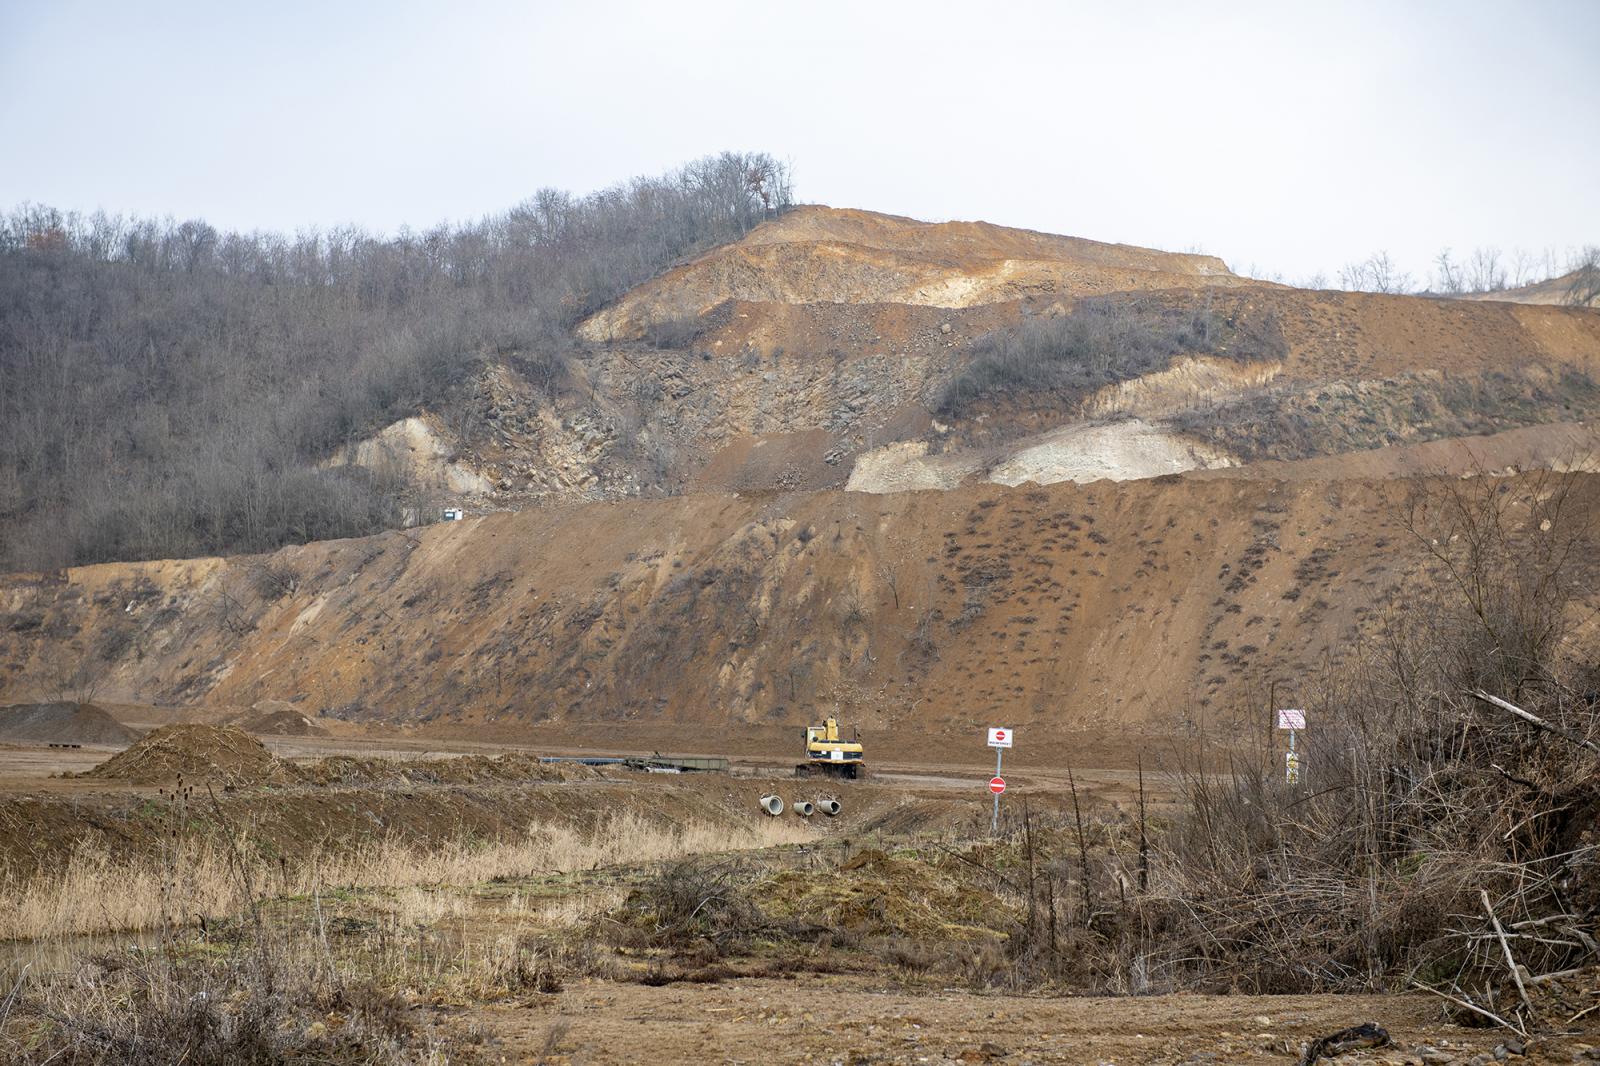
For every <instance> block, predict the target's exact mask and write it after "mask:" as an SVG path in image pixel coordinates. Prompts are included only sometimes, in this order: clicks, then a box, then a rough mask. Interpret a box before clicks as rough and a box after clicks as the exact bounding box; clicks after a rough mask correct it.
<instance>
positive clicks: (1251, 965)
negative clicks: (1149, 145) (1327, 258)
mask: <svg viewBox="0 0 1600 1066" xmlns="http://www.w3.org/2000/svg"><path fill="white" fill-rule="evenodd" d="M743 195H745V196H746V198H748V196H749V195H751V194H749V193H745V194H743ZM755 210H756V214H755V216H754V217H752V218H751V219H750V221H749V224H748V225H747V226H744V227H742V228H741V229H740V230H739V231H737V232H732V233H726V234H724V233H720V232H719V233H718V234H717V235H716V239H714V240H703V241H701V242H700V243H699V244H696V245H695V246H694V247H692V248H691V249H689V250H687V251H683V252H682V253H681V254H674V255H672V256H670V257H669V256H663V257H662V261H661V262H660V263H654V264H651V269H648V270H646V269H643V268H642V267H641V268H637V269H635V270H634V272H633V274H630V275H629V284H628V285H627V286H621V287H619V288H618V291H616V292H609V291H599V292H598V293H596V292H590V291H587V290H585V292H584V293H582V294H580V295H581V296H582V299H580V298H579V297H578V296H573V295H572V294H571V293H569V294H568V296H569V297H570V298H569V299H567V301H566V302H565V303H564V304H559V306H558V309H562V310H563V312H564V313H568V318H569V320H568V321H566V322H565V324H563V325H562V327H561V330H562V331H561V332H560V333H559V335H556V334H550V335H531V334H530V335H526V336H524V335H521V334H515V333H513V332H510V331H509V328H508V329H507V330H506V331H502V332H498V333H493V334H492V335H491V334H490V333H488V332H485V333H484V334H483V338H486V339H480V340H474V341H473V342H472V343H471V344H466V343H465V342H463V345H462V348H461V350H460V351H459V352H457V351H456V350H455V349H450V350H449V351H450V358H451V359H452V360H454V361H453V362H449V363H448V364H447V365H444V366H443V368H442V369H440V368H439V367H433V366H432V364H426V365H424V364H421V363H419V364H418V366H419V367H420V369H416V370H415V372H414V373H411V374H410V375H409V376H406V377H404V378H403V379H399V378H397V379H396V380H397V381H399V384H396V383H395V382H386V383H385V384H384V388H385V389H387V390H388V393H386V395H388V394H392V395H393V396H396V397H400V399H392V398H391V399H389V400H385V401H384V402H383V403H382V404H380V403H377V402H376V401H374V402H372V403H370V404H367V406H363V407H355V406H352V407H351V408H350V411H351V412H356V413H349V412H346V415H348V417H346V418H345V422H346V423H347V427H346V431H345V433H344V436H342V437H335V436H334V435H332V434H331V433H329V434H323V435H321V436H315V437H314V438H308V439H314V440H315V442H316V444H315V447H312V446H310V445H307V449H308V454H309V456H310V457H309V459H307V460H306V462H305V463H304V468H303V470H301V471H300V473H298V474H296V475H295V476H296V477H303V478H304V479H309V480H306V481H304V484H314V485H317V486H323V487H328V486H339V487H340V488H339V489H338V491H339V492H342V493H345V494H346V495H344V496H340V497H339V499H338V500H333V499H331V496H330V499H329V500H328V501H326V503H325V506H326V508H327V509H328V510H329V511H330V512H331V511H332V510H333V508H334V507H335V506H336V505H337V506H339V507H344V506H346V505H347V504H348V503H349V500H350V499H356V496H355V495H354V494H359V493H373V494H377V493H380V492H381V493H387V494H388V495H385V496H383V497H382V499H383V500H384V501H387V502H384V503H383V505H382V506H381V507H380V506H379V504H377V503H372V502H371V501H372V500H377V499H379V497H378V496H377V495H372V496H360V497H359V499H358V500H357V503H358V504H359V508H357V505H356V504H349V506H350V507H352V508H356V509H365V510H361V514H362V515H363V516H365V517H363V518H362V520H361V523H356V524H351V525H348V526H339V525H334V524H332V523H331V520H329V521H328V522H323V521H321V519H319V518H318V516H317V515H316V514H315V513H312V514H311V515H310V517H305V518H303V519H300V518H296V519H294V520H293V521H292V522H291V521H290V520H289V519H285V520H284V521H285V522H288V523H289V525H290V527H292V528H293V529H295V530H300V531H302V533H303V535H299V536H296V535H293V534H292V533H291V534H289V535H284V536H281V537H275V538H267V534H265V533H261V532H260V530H261V529H263V528H265V527H266V526H267V525H268V523H270V522H271V521H274V520H275V518H274V516H275V515H277V514H279V513H280V512H281V513H284V514H287V513H289V512H290V510H291V504H290V503H289V502H285V501H287V500H288V499H289V490H288V489H284V490H283V492H282V493H281V495H279V496H273V497H272V499H271V501H269V503H267V504H262V505H261V506H260V507H257V506H256V504H254V503H252V504H250V505H249V506H241V508H240V509H239V511H238V512H237V513H234V512H231V511H230V512H228V514H227V515H226V516H222V517H216V518H215V521H213V518H212V517H207V516H206V514H204V513H202V512H203V510H204V509H200V510H197V511H196V514H195V515H194V516H193V517H192V519H186V520H185V522H183V523H179V522H177V521H172V522H170V523H167V522H166V519H165V518H164V517H163V516H162V515H161V514H159V513H157V512H153V511H148V510H146V511H135V510H133V509H132V508H133V506H134V505H133V504H131V503H130V504H128V505H127V508H126V509H124V510H116V509H114V508H112V507H111V505H110V504H108V505H107V509H102V510H92V511H91V510H82V511H81V512H80V511H72V512H70V514H71V515H73V516H76V517H73V518H72V520H71V521H70V522H68V521H67V520H66V518H65V517H61V516H67V515H69V510H68V509H67V508H69V506H77V504H73V503H72V502H71V501H68V502H67V503H62V504H60V507H61V508H63V509H61V510H59V511H53V512H51V513H52V514H55V515H57V517H58V519H59V520H60V521H61V522H62V525H61V530H62V532H61V535H60V536H59V537H55V536H51V535H41V534H40V532H39V530H40V527H39V526H38V525H37V519H36V518H35V517H33V516H32V515H30V514H23V513H22V512H21V511H20V510H19V511H17V512H15V513H13V512H11V511H7V510H5V508H4V507H3V506H0V520H3V521H0V538H7V539H11V540H12V541H13V543H14V544H15V545H17V547H16V548H15V549H12V548H7V549H6V550H5V552H4V553H3V554H0V557H3V558H5V559H23V558H28V559H33V560H36V561H40V562H39V565H30V567H28V568H17V569H13V570H10V571H8V572H5V573H0V704H3V706H0V1061H4V1062H12V1061H14V1062H18V1063H45V1062H61V1063H101V1062H104V1063H112V1062H130V1063H157V1062H169V1061H170V1062H235V1061H236V1062H250V1063H278V1062H284V1063H289V1062H293V1063H312V1062H316V1063H347V1062H348V1063H356V1062H363V1063H367V1062H370V1063H400V1062H407V1063H409V1062H416V1063H446V1062H449V1063H457V1062H459V1063H480V1062H481V1063H501V1062H522V1063H533V1062H542V1063H596V1064H598V1063H623V1062H686V1061H698V1062H719V1061H727V1062H747V1063H768V1062H774V1063H776V1062H812V1063H849V1064H856V1063H980V1062H983V1063H1018V1064H1020V1063H1056V1062H1060V1063H1083V1064H1100V1063H1121V1064H1137V1063H1163V1064H1179V1063H1183V1064H1196V1066H1198V1064H1202V1063H1210V1064H1226V1063H1251V1064H1255V1063H1261V1064H1266V1063H1284V1064H1290V1063H1297V1062H1298V1063H1301V1064H1310V1063H1314V1062H1317V1061H1322V1062H1327V1061H1333V1060H1335V1059H1337V1061H1338V1062H1341V1063H1345V1062H1354V1063H1362V1062H1364V1063H1389V1064H1400V1063H1417V1064H1430V1066H1431V1064H1446V1063H1458V1064H1469V1063H1470V1064H1474V1066H1482V1064H1485V1063H1489V1062H1496V1061H1509V1062H1516V1061H1530V1062H1549V1063H1555V1062H1561V1063H1569V1062H1574V1061H1590V1060H1596V1059H1600V944H1597V942H1600V928H1597V922H1596V917H1597V915H1600V868H1597V862H1600V825H1597V821H1596V819H1597V817H1600V695H1597V694H1600V583H1597V577H1600V542H1597V541H1596V539H1595V537H1596V534H1597V532H1600V531H1597V528H1596V521H1597V520H1600V430H1597V428H1596V422H1595V419H1596V417H1597V415H1600V384H1597V381H1600V309H1597V308H1595V307H1592V306H1571V305H1568V304H1567V303H1566V302H1564V301H1562V300H1560V299H1558V298H1557V296H1558V295H1559V293H1561V292H1564V291H1566V290H1565V289H1561V288H1560V286H1559V285H1556V283H1555V282H1551V283H1546V284H1542V285H1532V286H1524V287H1521V288H1518V289H1515V290H1511V291H1504V292H1490V293H1480V294H1474V296H1473V298H1471V299H1468V298H1447V297H1443V296H1434V295H1385V294H1379V293H1370V292H1345V291H1332V290H1326V289H1315V290H1313V289H1298V288H1293V287H1289V286H1285V285H1282V284H1276V283H1270V282H1265V281H1259V280H1255V279H1252V278H1249V277H1245V276H1242V275H1240V274H1236V273H1234V272H1233V271H1232V270H1230V268H1229V266H1228V265H1227V264H1225V263H1224V262H1223V261H1221V260H1220V259H1217V258H1215V257H1212V256H1206V255H1195V254H1178V253H1170V252H1163V251H1157V250H1152V249H1145V248H1138V247H1132V246H1128V245H1122V244H1112V243H1101V242H1099V241H1094V240H1088V239H1082V238H1078V237H1067V236H1056V235H1050V234H1043V233H1034V232H1030V231H1025V230H1018V229H1008V228H1003V227H999V226H994V225H989V224H986V223H981V222H948V223H937V224H935V223H924V222H919V221H914V220H911V219H907V218H900V217H895V216H890V215H883V214H876V213H872V212H866V211H857V210H845V209H836V208H830V207H824V206H817V205H801V206H785V207H783V208H782V209H779V208H778V207H776V206H772V205H770V204H766V203H764V202H763V203H762V204H761V205H760V206H759V207H758V208H756V209H755ZM41 247H42V246H41ZM7 254H15V255H17V256H23V255H39V256H43V255H46V254H55V253H53V252H49V251H48V249H46V250H40V248H36V247H34V246H31V245H30V246H29V247H28V248H27V249H25V250H18V251H14V252H8V253H7ZM441 254H442V253H441ZM530 269H531V268H530ZM553 269H554V268H552V270H553ZM551 276H555V275H554V274H553V273H552V274H551ZM563 276H564V275H563ZM1558 280H1559V279H1558ZM197 284H198V283H197ZM462 284H465V283H462ZM352 292H353V293H356V295H351V296H350V297H349V300H348V301H347V302H346V305H347V306H355V305H356V304H358V303H359V300H360V299H365V298H366V297H365V296H362V295H361V291H359V290H355V289H353V290H352ZM1552 294H1556V295H1552ZM602 297H603V298H602ZM274 298H277V297H274ZM287 298H288V297H285V299H287ZM385 298H386V299H387V298H388V297H385ZM396 299H398V298H396ZM337 303H338V301H336V300H333V299H331V298H330V299H329V301H328V305H329V306H330V307H331V306H334V305H335V304H337ZM346 305H341V306H346ZM319 313H321V312H320V311H319ZM327 313H329V314H332V313H333V312H332V311H328V312H327ZM485 314H487V312H485ZM441 317H443V316H441ZM462 317H463V318H470V316H462ZM552 321H555V319H552ZM341 328H343V327H341ZM361 328H365V327H364V326H361V325H359V324H358V325H351V326H349V327H348V330H347V332H349V333H351V334H354V333H357V332H359V330H360V329H361ZM485 328H486V329H487V327H485ZM496 328H498V327H496ZM335 334H337V335H341V336H342V335H344V334H343V333H340V332H339V331H338V330H333V329H332V328H331V327H330V335H335ZM396 335H398V333H397V334H396ZM472 336H473V337H478V334H472ZM396 343H398V342H396ZM300 372H304V373H311V371H309V370H304V368H301V369H297V370H296V373H300ZM365 372H366V371H365V370H363V373H365ZM264 373H265V371H263V374H264ZM352 373H353V372H352ZM362 380H365V379H362ZM373 380H377V379H373ZM374 387H375V388H376V386H374ZM407 390H410V391H407ZM357 414H360V417H357ZM341 417H344V416H341ZM289 424H290V422H289V421H288V420H287V419H286V420H285V421H284V422H283V425H285V426H287V425H289ZM41 432H42V430H41ZM86 432H88V431H86ZM146 432H147V429H141V428H139V427H135V428H134V429H132V430H130V431H129V433H128V434H127V436H128V437H129V438H130V439H134V438H137V439H138V440H144V439H145V438H144V437H140V436H139V434H140V433H146ZM221 461H222V459H218V462H221ZM271 465H273V464H270V463H269V464H264V466H271ZM263 476H265V475H263ZM19 477H20V475H19ZM295 484H301V482H295ZM276 491H278V490H276V489H275V490H274V492H276ZM319 491H320V490H319ZM328 491H329V493H330V494H331V493H332V491H333V490H332V489H331V488H330V489H328ZM165 498H166V499H169V500H177V499H178V498H179V490H177V489H173V490H172V492H171V493H170V494H169V496H168V497H165ZM3 502H4V498H0V504H3ZM80 502H81V501H80ZM52 506H55V505H52ZM117 506H121V504H118V505H117ZM173 506H177V504H176V503H174V504H173ZM323 506H324V502H323V501H321V500H319V501H318V503H317V507H316V508H313V509H312V511H313V512H315V511H316V509H317V508H320V507H323ZM274 508H277V510H274ZM385 508H387V509H385ZM218 513H219V514H220V513H221V505H219V507H218ZM341 513H343V512H341ZM85 515H86V516H87V517H83V516H85ZM373 516H376V517H373ZM213 517H215V516H213ZM119 523H120V524H119ZM164 523H166V524H164ZM294 523H299V524H298V525H296V524H294ZM69 526H70V534H71V535H70V537H69V535H68V532H69V529H68V527H69ZM180 526H181V528H179V527H180ZM202 527H204V528H205V529H206V530H208V531H209V532H207V534H206V535H207V536H212V537H214V538H216V537H220V538H224V539H221V540H217V539H213V540H203V539H188V540H185V539H182V538H186V537H187V538H197V537H199V536H200V534H198V533H196V532H195V530H198V529H201V528H202ZM228 537H232V538H234V539H232V540H228V539H226V538H228ZM250 537H258V538H266V539H258V540H250V539H249V538H250ZM162 538H166V539H162ZM168 543H179V544H192V545H196V546H197V547H195V548H194V550H193V551H192V553H190V554H187V555H186V556H185V557H175V558H166V557H162V556H161V554H160V553H159V552H158V551H157V550H156V548H154V547H151V546H152V545H160V544H168ZM240 545H244V546H246V547H238V546H240ZM250 545H254V547H249V546H250ZM24 550H26V551H28V552H32V553H33V554H31V555H26V556H25V555H24V554H22V553H23V552H24ZM13 551H14V552H15V553H13ZM52 552H62V553H67V552H78V553H80V554H77V555H71V554H62V555H60V556H59V557H57V556H55V555H52V554H51V553H52ZM51 560H54V561H55V562H57V563H59V564H60V565H53V564H50V561H51ZM83 560H93V561H87V562H86V561H83ZM1280 711H1294V712H1299V713H1300V715H1301V716H1302V717H1301V718H1299V719H1281V717H1280V715H1279V712H1280ZM1302 719H1303V725H1298V726H1296V728H1294V729H1293V730H1290V729H1286V728H1280V724H1281V722H1282V721H1290V720H1292V721H1295V722H1300V721H1301V720H1302ZM997 727H999V728H1003V729H1004V730H1006V731H1008V732H1012V731H1014V746H1012V747H1008V748H1003V749H997V748H995V747H993V746H991V745H990V744H989V743H987V742H986V735H987V731H989V730H992V729H994V728H997ZM1006 739H1007V740H1011V738H1010V737H1007V738H1006ZM1291 743H1292V744H1293V750H1292V753H1291ZM997 750H999V751H1002V752H1003V763H1002V765H1000V766H999V768H998V770H997V767H996V765H995V763H996V758H997ZM991 778H1003V779H1004V783H1003V785H1002V786H996V790H998V789H999V788H1003V792H1001V793H999V802H998V805H996V804H995V802H994V796H995V795H996V794H997V793H996V791H995V790H991V787H990V779H991Z"/></svg>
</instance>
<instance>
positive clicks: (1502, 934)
mask: <svg viewBox="0 0 1600 1066" xmlns="http://www.w3.org/2000/svg"><path fill="white" fill-rule="evenodd" d="M1478 898H1479V899H1480V900H1482V901H1483V909H1484V913H1486V914H1488V915H1489V924H1490V925H1492V926H1494V935H1495V936H1496V937H1498V938H1499V939H1500V950H1501V951H1502V952H1504V953H1505V957H1506V966H1507V968H1509V969H1510V970H1511V980H1512V981H1514V982H1515V983H1516V986H1517V995H1519V996H1521V997H1522V1005H1523V1006H1524V1007H1526V1008H1528V1017H1529V1018H1532V1017H1534V1010H1533V1000H1531V999H1529V998H1528V989H1527V988H1526V987H1525V986H1524V985H1523V983H1522V970H1521V969H1519V968H1518V966H1517V960H1516V959H1514V958H1512V957H1511V944H1510V942H1509V941H1507V940H1506V931H1505V930H1504V929H1502V928H1500V919H1499V918H1498V917H1496V916H1495V913H1494V905H1493V904H1491V903H1490V902H1489V892H1488V890H1487V889H1482V888H1480V889H1478Z"/></svg>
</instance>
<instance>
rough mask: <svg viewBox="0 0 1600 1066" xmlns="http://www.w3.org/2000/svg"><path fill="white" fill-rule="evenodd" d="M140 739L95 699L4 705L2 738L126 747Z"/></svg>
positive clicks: (0, 722) (0, 713) (0, 723)
mask: <svg viewBox="0 0 1600 1066" xmlns="http://www.w3.org/2000/svg"><path fill="white" fill-rule="evenodd" d="M138 739H139V731H138V730H136V729H129V728H128V727H127V726H125V725H123V724H122V723H121V722H119V721H117V720H116V719H115V718H113V717H111V715H109V714H107V713H106V712H105V711H104V710H102V709H101V708H99V707H96V706H95V705H94V704H92V703H72V702H63V703H21V704H16V705H14V706H11V707H0V740H5V741H10V742H12V743H19V744H91V745H97V746H105V747H122V746H123V745H126V744H132V743H133V742H134V741H136V740H138Z"/></svg>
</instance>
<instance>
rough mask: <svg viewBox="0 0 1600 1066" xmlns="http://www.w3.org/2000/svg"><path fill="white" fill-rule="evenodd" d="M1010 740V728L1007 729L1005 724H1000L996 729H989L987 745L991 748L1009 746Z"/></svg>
mask: <svg viewBox="0 0 1600 1066" xmlns="http://www.w3.org/2000/svg"><path fill="white" fill-rule="evenodd" d="M1011 740H1012V733H1011V730H1009V729H1007V728H1006V727H1005V726H1000V727H999V728H998V729H991V730H989V746H990V747H991V748H1009V747H1010V746H1011Z"/></svg>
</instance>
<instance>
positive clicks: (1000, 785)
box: [989, 777, 1006, 796]
mask: <svg viewBox="0 0 1600 1066" xmlns="http://www.w3.org/2000/svg"><path fill="white" fill-rule="evenodd" d="M1005 790H1006V779H1005V778H1003V777H991V778H989V791H990V792H993V793H994V794H995V795H996V796H998V795H1000V793H1002V792H1004V791H1005Z"/></svg>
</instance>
